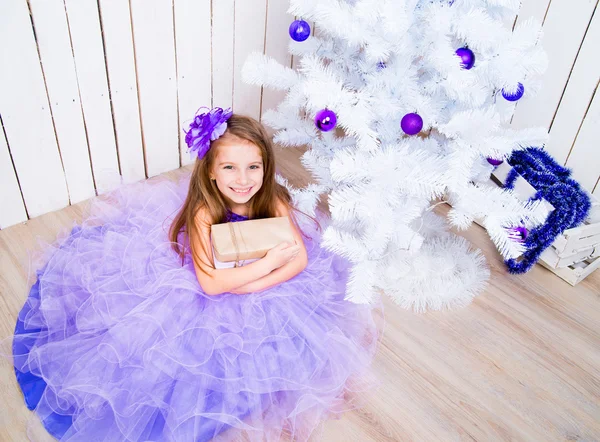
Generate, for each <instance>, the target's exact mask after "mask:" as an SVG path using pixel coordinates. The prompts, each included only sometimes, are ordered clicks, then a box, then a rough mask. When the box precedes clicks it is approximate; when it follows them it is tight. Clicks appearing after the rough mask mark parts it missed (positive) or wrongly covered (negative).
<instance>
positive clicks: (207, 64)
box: [175, 0, 212, 165]
mask: <svg viewBox="0 0 600 442" xmlns="http://www.w3.org/2000/svg"><path fill="white" fill-rule="evenodd" d="M210 4H211V2H210V0H175V36H176V49H177V94H178V98H179V127H178V129H179V133H180V137H179V139H180V150H181V163H182V165H186V164H190V163H192V161H193V159H192V158H191V157H190V154H189V153H188V152H187V149H188V146H187V144H186V143H185V135H184V132H183V128H184V126H186V125H187V124H189V122H190V121H191V120H192V118H193V116H194V114H195V113H196V111H197V110H198V108H200V107H202V106H206V107H209V108H210V107H211V106H212V103H211V101H212V100H211V98H212V97H211V89H212V84H211V81H212V80H211V69H212V66H211V59H210V50H211V23H210V22H211V7H210ZM186 123H187V124H186Z"/></svg>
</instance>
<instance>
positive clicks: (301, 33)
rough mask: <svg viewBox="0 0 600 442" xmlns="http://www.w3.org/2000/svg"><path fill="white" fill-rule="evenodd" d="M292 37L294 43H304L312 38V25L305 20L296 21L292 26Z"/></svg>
mask: <svg viewBox="0 0 600 442" xmlns="http://www.w3.org/2000/svg"><path fill="white" fill-rule="evenodd" d="M290 37H292V40H294V41H304V40H306V39H307V38H308V37H310V25H309V24H308V23H307V22H305V21H304V20H294V21H293V22H292V24H291V25H290Z"/></svg>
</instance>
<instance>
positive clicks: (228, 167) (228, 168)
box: [223, 166, 233, 170]
mask: <svg viewBox="0 0 600 442" xmlns="http://www.w3.org/2000/svg"><path fill="white" fill-rule="evenodd" d="M223 169H227V170H232V169H233V166H225V167H223Z"/></svg>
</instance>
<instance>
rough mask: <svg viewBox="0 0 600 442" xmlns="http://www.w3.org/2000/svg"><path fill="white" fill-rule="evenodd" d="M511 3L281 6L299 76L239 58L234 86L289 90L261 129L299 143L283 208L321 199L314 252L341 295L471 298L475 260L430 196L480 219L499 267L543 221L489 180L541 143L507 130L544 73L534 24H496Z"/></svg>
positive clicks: (542, 135)
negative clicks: (308, 179)
mask: <svg viewBox="0 0 600 442" xmlns="http://www.w3.org/2000/svg"><path fill="white" fill-rule="evenodd" d="M519 5H520V1H519V0H328V1H326V2H324V1H319V0H291V4H290V8H289V11H288V12H289V13H291V14H293V15H295V16H296V17H301V19H299V20H296V21H294V23H292V25H291V26H290V36H291V37H292V39H293V40H291V41H290V46H289V48H290V52H291V53H292V54H293V55H294V56H299V57H301V59H300V66H299V70H298V71H295V70H292V69H290V68H288V67H285V66H282V65H280V64H279V63H278V62H276V61H275V60H273V59H271V58H269V57H266V56H264V55H262V54H252V55H251V56H250V57H249V59H248V60H247V61H246V63H245V65H244V68H243V76H244V79H245V81H247V82H248V83H251V84H256V85H261V86H265V87H271V88H275V89H281V90H285V91H287V95H286V97H285V99H284V100H283V101H282V102H281V104H280V105H279V106H278V107H277V109H276V110H270V111H267V112H265V114H264V115H263V121H264V122H266V124H268V125H269V126H271V127H272V128H274V129H275V130H276V133H275V137H274V139H275V141H276V142H277V143H279V144H281V145H284V146H308V149H307V150H306V153H304V155H303V156H302V163H303V164H304V166H305V167H306V168H307V169H308V170H310V171H311V173H312V174H313V176H314V178H315V183H314V184H311V185H310V186H308V187H307V188H306V189H301V190H299V191H298V192H296V200H297V203H298V205H299V206H300V209H301V210H303V211H305V212H309V213H311V214H314V210H315V206H316V204H317V201H318V199H319V197H320V196H321V195H322V194H327V195H328V203H329V208H330V212H331V222H330V224H329V226H328V227H327V229H326V231H325V232H324V235H323V243H324V245H325V246H326V247H327V248H328V249H330V250H332V251H334V252H336V253H338V254H340V255H342V256H344V257H346V258H348V259H349V260H350V261H351V262H352V270H351V275H350V279H349V282H348V287H347V299H349V300H351V301H354V302H360V303H367V302H370V300H371V299H373V296H374V294H375V293H376V292H377V291H379V290H383V291H384V292H385V293H386V294H388V295H389V296H391V297H392V298H393V299H394V300H395V301H396V302H398V303H399V304H400V305H402V306H404V307H407V308H414V309H416V310H425V309H428V308H432V309H440V308H443V307H452V306H457V305H464V304H466V303H468V302H470V300H471V299H472V297H473V296H475V295H476V294H478V293H479V292H480V291H481V290H482V289H483V287H484V286H485V282H486V281H487V278H488V275H489V272H488V270H487V267H486V266H485V262H484V259H483V257H482V255H481V254H480V253H479V252H478V251H471V250H470V249H469V245H468V243H467V242H466V241H465V240H464V239H462V238H460V237H457V236H455V235H451V234H450V233H447V232H446V229H445V225H446V222H445V221H444V220H443V219H440V218H439V217H437V216H436V215H433V213H432V211H431V209H432V208H433V207H434V206H435V204H434V203H435V201H436V200H440V199H445V200H447V201H449V202H450V203H451V205H452V209H451V210H450V211H449V214H448V217H447V221H448V222H449V223H450V224H451V225H453V226H456V227H457V228H459V229H466V228H467V227H469V226H470V225H471V223H472V222H473V221H474V220H475V219H477V220H478V221H479V222H480V223H482V224H483V225H484V226H485V227H486V229H487V231H488V232H489V234H490V237H491V239H492V240H493V241H494V243H495V244H496V246H497V248H498V250H499V251H500V252H501V253H502V255H503V256H504V257H505V258H514V257H518V256H519V255H520V254H521V253H522V252H523V244H522V242H520V241H518V240H516V238H515V231H514V228H517V227H519V226H524V227H527V228H531V227H533V226H535V225H538V224H540V223H541V222H543V221H544V219H545V217H546V214H547V213H546V209H545V208H544V207H543V206H541V205H540V204H539V203H534V204H528V203H525V202H522V201H521V200H519V199H518V198H517V197H516V196H515V195H514V194H512V193H511V192H510V191H503V190H501V189H499V188H494V187H492V186H489V185H487V184H486V182H487V180H488V179H489V176H490V172H491V171H492V169H493V166H492V165H491V164H490V163H489V162H488V161H487V159H490V160H493V159H497V160H500V159H502V158H506V157H507V156H508V155H510V153H511V151H513V150H514V149H518V148H522V147H527V146H541V145H543V144H544V143H545V141H546V137H547V130H546V129H545V128H539V129H527V130H512V129H510V128H508V123H509V121H510V118H511V115H512V113H513V110H514V101H516V100H517V99H519V98H520V97H521V96H524V98H523V99H526V98H527V96H528V95H531V94H532V93H534V92H535V90H536V83H535V81H536V80H538V79H539V75H540V74H541V73H543V71H544V70H545V68H546V64H547V63H546V58H545V54H544V52H543V51H542V49H541V47H540V45H539V44H538V43H539V39H540V26H539V25H538V24H536V23H533V22H531V21H524V22H522V23H519V25H517V26H516V28H515V29H514V30H513V29H511V28H512V23H511V25H510V26H508V25H507V24H506V23H507V22H508V21H509V20H510V18H513V19H514V16H515V14H516V13H517V11H518V8H519ZM307 21H312V22H314V25H315V27H316V30H317V32H316V33H315V35H311V33H310V30H309V29H308V28H307V27H308V23H307ZM282 38H287V36H282ZM331 129H334V130H331Z"/></svg>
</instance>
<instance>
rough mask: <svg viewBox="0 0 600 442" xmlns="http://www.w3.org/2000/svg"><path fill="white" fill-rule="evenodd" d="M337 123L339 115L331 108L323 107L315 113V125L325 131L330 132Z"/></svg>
mask: <svg viewBox="0 0 600 442" xmlns="http://www.w3.org/2000/svg"><path fill="white" fill-rule="evenodd" d="M336 123H337V116H336V115H335V112H333V111H332V110H329V109H321V110H320V111H319V112H317V115H315V126H317V128H319V129H320V130H322V131H323V132H329V131H330V130H331V129H333V128H334V127H335V125H336Z"/></svg>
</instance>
